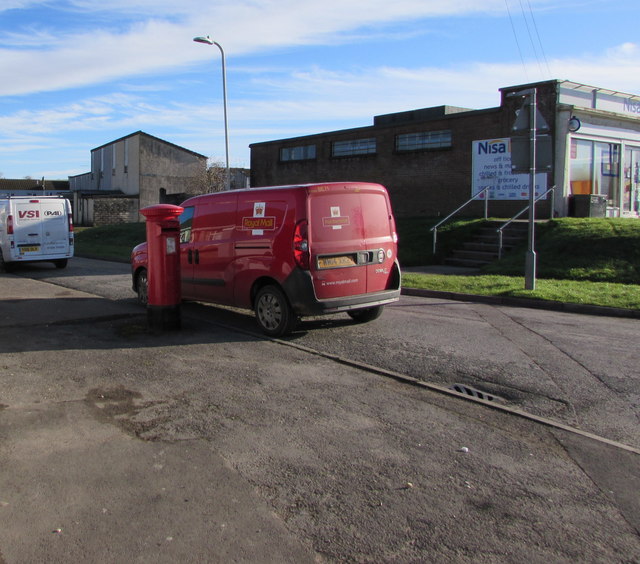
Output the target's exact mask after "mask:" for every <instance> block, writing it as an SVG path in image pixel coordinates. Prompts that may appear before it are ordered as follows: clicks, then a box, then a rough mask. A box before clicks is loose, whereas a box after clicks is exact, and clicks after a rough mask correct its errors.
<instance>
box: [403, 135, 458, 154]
mask: <svg viewBox="0 0 640 564" xmlns="http://www.w3.org/2000/svg"><path fill="white" fill-rule="evenodd" d="M451 143H452V138H451V131H450V130H443V131H421V132H418V133H402V134H400V135H396V151H399V152H400V151H418V150H421V149H447V148H449V147H451Z"/></svg>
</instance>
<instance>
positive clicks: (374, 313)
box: [347, 306, 383, 323]
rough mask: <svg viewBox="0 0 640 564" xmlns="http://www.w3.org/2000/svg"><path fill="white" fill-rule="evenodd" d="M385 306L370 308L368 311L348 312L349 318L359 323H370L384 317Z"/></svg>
mask: <svg viewBox="0 0 640 564" xmlns="http://www.w3.org/2000/svg"><path fill="white" fill-rule="evenodd" d="M382 309H383V306H375V307H368V308H366V309H356V310H353V311H348V312H347V313H348V314H349V317H351V319H353V320H354V321H357V322H358V323H368V322H369V321H373V320H374V319H378V317H380V316H381V315H382Z"/></svg>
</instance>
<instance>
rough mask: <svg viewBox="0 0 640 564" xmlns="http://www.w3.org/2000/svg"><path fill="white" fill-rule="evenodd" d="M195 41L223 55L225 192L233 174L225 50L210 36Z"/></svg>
mask: <svg viewBox="0 0 640 564" xmlns="http://www.w3.org/2000/svg"><path fill="white" fill-rule="evenodd" d="M193 40H194V41H195V42H196V43H204V44H206V45H215V46H216V47H217V48H218V49H220V55H222V102H223V107H224V150H225V156H226V169H227V170H226V178H225V190H231V172H230V170H229V123H228V121H227V70H226V65H225V59H224V49H223V48H222V46H221V45H220V43H218V42H217V41H214V40H213V39H211V38H210V37H209V36H208V35H207V36H206V37H194V38H193Z"/></svg>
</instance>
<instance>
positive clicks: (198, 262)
mask: <svg viewBox="0 0 640 564" xmlns="http://www.w3.org/2000/svg"><path fill="white" fill-rule="evenodd" d="M196 264H200V251H199V250H198V249H196Z"/></svg>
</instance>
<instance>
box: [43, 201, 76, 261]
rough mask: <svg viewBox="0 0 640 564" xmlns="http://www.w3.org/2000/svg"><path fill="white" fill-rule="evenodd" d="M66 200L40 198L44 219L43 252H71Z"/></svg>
mask: <svg viewBox="0 0 640 564" xmlns="http://www.w3.org/2000/svg"><path fill="white" fill-rule="evenodd" d="M66 204H67V202H66V200H63V199H51V200H40V214H41V216H42V218H43V221H42V224H41V226H42V254H43V255H66V254H68V253H69V225H70V222H69V217H68V210H67V208H66Z"/></svg>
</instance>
